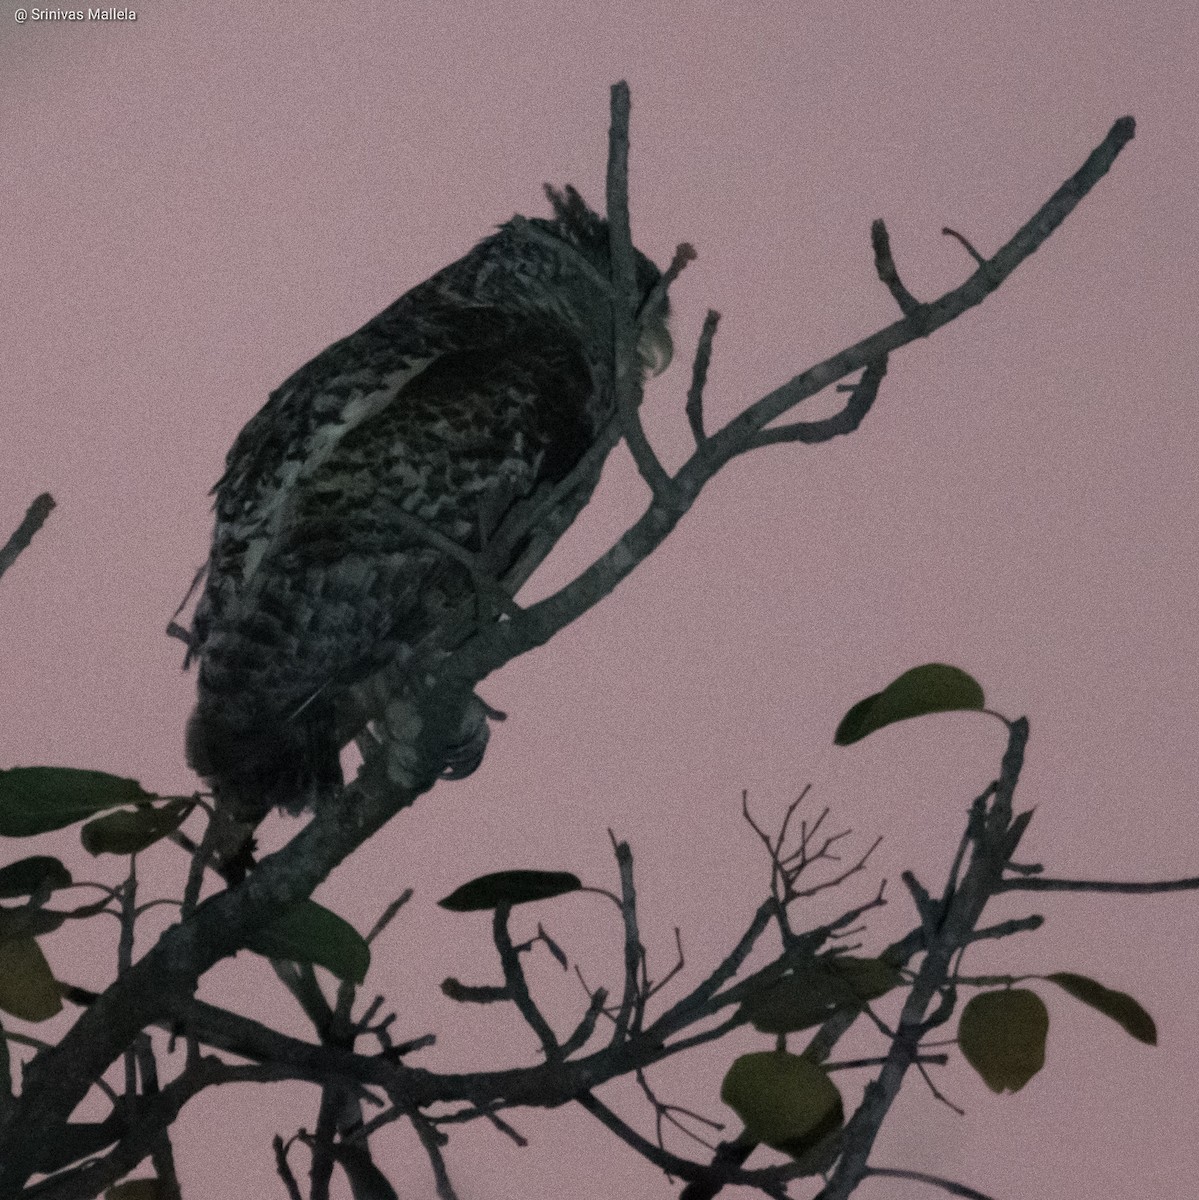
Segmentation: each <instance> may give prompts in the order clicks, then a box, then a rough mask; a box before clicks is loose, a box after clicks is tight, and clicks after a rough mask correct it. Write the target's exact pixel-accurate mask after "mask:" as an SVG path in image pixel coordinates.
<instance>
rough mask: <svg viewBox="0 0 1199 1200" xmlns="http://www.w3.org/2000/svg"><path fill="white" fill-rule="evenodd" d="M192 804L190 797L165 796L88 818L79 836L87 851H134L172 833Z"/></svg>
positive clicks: (131, 852) (189, 810)
mask: <svg viewBox="0 0 1199 1200" xmlns="http://www.w3.org/2000/svg"><path fill="white" fill-rule="evenodd" d="M192 807H193V805H192V802H191V801H190V800H168V801H167V803H166V804H159V805H153V804H147V805H143V806H142V807H140V808H135V809H133V810H132V811H130V810H128V809H122V810H121V811H120V812H114V813H109V814H108V816H106V817H97V818H96V819H95V820H94V821H89V822H88V823H87V824H86V825H85V826H84V827H83V828H82V829H81V830H80V831H79V840H80V841H81V842H83V848H84V849H85V850H86V851H87V852H88V853H89V854H136V853H137V852H138V851H139V850H144V849H146V847H147V846H152V845H154V843H155V842H157V841H160V840H161V839H162V838H164V837H166V836H167V834H168V833H174V832H175V830H176V829H178V828H179V826H180V825H182V824H183V821H184V818H186V817H187V815H188V813H190V812H191V810H192Z"/></svg>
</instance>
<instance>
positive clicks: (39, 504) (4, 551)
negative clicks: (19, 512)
mask: <svg viewBox="0 0 1199 1200" xmlns="http://www.w3.org/2000/svg"><path fill="white" fill-rule="evenodd" d="M53 508H54V497H53V496H51V495H50V493H49V492H43V493H42V494H41V495H40V496H38V497H37V498H36V499H35V500H34V501H33V503H32V504H30V506H29V507H28V508H27V509H26V510H25V516H24V517H23V518H22V520H21V523H20V525H18V526H17V527H16V529H15V530H13V534H12V537H10V538H9V539H8V541H7V542H5V543H4V546H3V547H2V548H0V575H3V574H4V572H5V571H7V570H8V568H9V567H11V566H12V565H13V563H15V562H16V561H17V555H19V554H20V553H21V551H22V550H24V549H25V548H26V547H27V546H28V545H29V543H30V542H31V541H32V540H33V535H34V534H35V533H37V531H38V530H39V529H41V527H42V526H43V525H44V524H45V523H46V518H47V517H48V516H49V515H50V510H51V509H53Z"/></svg>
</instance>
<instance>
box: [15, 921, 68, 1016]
mask: <svg viewBox="0 0 1199 1200" xmlns="http://www.w3.org/2000/svg"><path fill="white" fill-rule="evenodd" d="M0 1009H3V1010H4V1011H5V1012H7V1013H12V1015H13V1016H14V1017H20V1018H21V1020H23V1021H48V1020H49V1019H50V1018H51V1017H53V1016H57V1015H58V1014H59V1013H60V1012H61V1011H62V996H61V995H60V994H59V990H58V983H57V982H56V980H55V978H54V975H53V974H52V973H51V971H50V964H49V963H48V962H47V961H46V956H45V955H44V954H43V953H42V948H41V947H40V946H39V945H38V944H37V942H35V941H34V940H33V938H31V937H26V938H14V939H13V940H12V941H8V942H0Z"/></svg>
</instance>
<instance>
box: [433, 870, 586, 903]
mask: <svg viewBox="0 0 1199 1200" xmlns="http://www.w3.org/2000/svg"><path fill="white" fill-rule="evenodd" d="M582 886H583V884H582V882H581V881H580V880H579V877H578V876H577V875H572V874H571V873H570V872H569V871H495V872H493V873H492V874H490V875H480V876H479V877H478V878H477V879H472V880H471V881H470V882H469V883H464V884H463V885H462V886H461V887H460V888H455V889H454V891H452V892H451V893H450V894H449V895H448V896H446V898H445V899H444V900H438V902H437V903H438V904H440V905H441V907H442V908H448V909H449V910H450V912H480V911H482V910H484V909H488V908H499V907H500V905H501V904H526V903H528V902H529V901H530V900H548V899H550V898H551V897H553V896H563V895H565V894H566V893H567V892H577V891H578V890H579V889H580V888H581V887H582Z"/></svg>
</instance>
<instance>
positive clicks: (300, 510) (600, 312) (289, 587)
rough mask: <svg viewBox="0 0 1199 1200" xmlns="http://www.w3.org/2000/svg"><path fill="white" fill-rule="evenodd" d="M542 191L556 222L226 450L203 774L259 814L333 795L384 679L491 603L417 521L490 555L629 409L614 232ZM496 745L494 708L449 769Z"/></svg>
mask: <svg viewBox="0 0 1199 1200" xmlns="http://www.w3.org/2000/svg"><path fill="white" fill-rule="evenodd" d="M546 190H547V193H548V195H549V196H550V199H551V201H552V203H553V207H554V214H555V215H554V218H553V219H552V220H544V219H540V218H532V219H527V220H526V219H524V218H519V217H517V218H513V220H512V221H509V222H508V223H507V224H505V225H502V226H500V227H499V230H498V232H497V233H495V234H493V235H492V236H490V237H488V238H485V239H484V240H483V241H481V242H480V243H479V244H478V245H477V246H476V247H475V248H474V249H473V250H472V251H471V252H470V253H469V254H467V255H466V256H465V257H464V258H462V259H460V260H459V261H458V262H456V263H453V264H451V265H450V266H448V267H446V268H444V269H443V270H441V271H439V272H438V273H437V274H436V275H434V276H433V277H432V278H431V279H429V280H427V281H426V282H425V283H422V284H420V285H419V286H418V287H415V288H413V289H412V290H411V291H410V292H408V293H406V294H405V295H403V296H401V297H400V299H398V300H397V301H395V303H394V304H392V305H391V306H390V307H389V308H387V309H385V310H384V311H383V312H382V313H380V314H379V315H378V316H377V317H375V318H374V319H373V320H371V321H369V322H368V323H367V324H366V325H364V326H363V327H362V328H361V329H359V330H358V331H357V332H356V333H353V334H351V335H350V336H349V337H347V338H344V339H343V340H341V341H339V342H336V343H334V344H333V345H332V346H330V347H329V348H328V349H327V350H325V351H324V352H323V353H321V354H319V355H318V356H317V357H316V358H314V359H313V360H312V361H311V362H310V363H308V364H307V365H306V366H304V367H301V368H300V370H298V371H297V372H296V373H295V374H294V375H292V376H291V378H289V379H288V380H287V381H286V382H285V383H283V385H282V386H281V387H279V388H278V389H277V390H276V391H274V392H273V393H272V394H271V396H270V399H269V400H268V402H267V403H266V405H265V406H264V407H263V408H262V410H261V411H260V412H259V413H258V414H257V415H256V416H254V417H253V418H252V419H251V420H250V422H249V423H248V424H247V425H246V427H245V428H244V429H243V430H242V432H241V433H240V434H239V435H238V438H237V440H236V441H235V442H234V445H233V448H232V449H231V450H230V452H229V455H228V458H227V460H226V467H227V469H226V471H225V474H224V476H223V477H222V479H221V480H220V482H219V483H218V484H217V486H216V488H215V489H214V491H215V493H216V505H215V507H216V527H215V531H214V534H213V543H212V551H211V555H210V558H209V563H208V568H207V581H206V585H205V589H204V592H203V594H202V596H201V598H200V601H199V604H198V605H197V608H196V615H195V621H194V625H193V630H192V642H191V652H190V655H189V657H190V656H191V655H195V656H196V657H197V658H198V659H199V663H200V670H199V684H198V702H197V705H196V709H195V711H194V713H193V715H192V718H191V721H190V723H189V726H188V761H189V762H190V764H191V765H192V767H193V768H194V769H195V770H196V771H197V772H198V773H199V774H200V775H201V776H203V777H204V778H205V779H206V780H207V781H208V782H209V783H210V784H211V785H212V786H213V788H214V790H215V791H216V793H217V795H218V797H219V798H220V799H221V800H222V802H224V803H226V804H228V805H229V806H231V808H233V809H234V810H235V811H237V812H238V813H239V814H240V815H242V816H244V817H248V818H251V819H255V818H257V817H260V816H261V815H263V814H264V813H265V812H266V811H267V810H268V809H269V808H270V807H271V806H272V805H276V804H279V805H283V806H284V807H286V808H288V809H290V810H291V811H293V812H298V811H301V810H302V809H303V808H305V807H307V806H309V805H311V804H313V803H316V802H319V800H320V799H321V798H322V797H323V796H326V795H329V794H331V793H333V792H334V791H335V790H336V788H337V787H338V786H339V785H340V783H341V769H340V764H339V752H340V750H341V748H342V747H343V746H344V745H345V744H347V743H348V742H349V741H350V740H351V739H352V738H353V737H354V736H356V735H357V734H358V733H359V732H361V728H360V726H361V722H362V719H363V717H362V714H363V711H364V706H365V707H370V697H371V695H372V694H373V695H374V698H375V700H376V701H377V699H378V695H377V693H378V691H379V687H380V681H383V683H382V686H383V687H384V688H387V687H392V686H394V681H395V680H396V679H397V678H399V677H402V674H403V671H404V668H405V666H406V664H408V663H410V662H411V661H412V660H413V659H414V657H415V656H417V655H418V654H419V653H421V652H422V649H423V648H427V647H429V646H430V645H432V644H433V643H434V642H435V641H436V638H437V635H438V621H439V616H440V614H442V613H444V612H445V611H446V610H447V608H448V607H450V606H452V605H453V604H454V603H456V602H458V601H461V600H463V599H465V598H468V597H469V596H470V595H471V594H472V592H473V591H474V589H475V583H474V582H472V580H471V577H470V574H469V572H468V571H467V569H466V568H465V567H464V566H463V565H462V563H461V562H459V561H457V560H456V558H455V556H453V555H451V554H449V553H447V551H446V549H445V548H444V547H441V548H439V547H438V545H436V544H434V541H435V540H434V539H430V537H429V536H427V535H426V536H422V535H421V532H420V529H421V523H422V522H423V523H424V526H423V527H424V528H425V529H426V530H433V531H436V533H437V534H440V535H443V536H444V537H446V538H448V539H450V540H451V541H453V542H454V543H456V544H457V545H459V546H461V547H462V548H463V549H464V550H466V551H468V552H472V553H478V552H479V551H481V550H482V549H483V548H484V547H485V546H486V543H487V540H488V539H489V537H490V536H491V534H492V533H493V532H494V530H495V529H496V527H497V526H498V525H499V524H500V522H501V521H502V520H503V517H504V515H505V514H506V513H507V512H508V511H509V510H510V508H511V506H512V505H513V504H514V503H515V502H517V501H518V500H519V499H520V498H522V497H525V496H528V495H529V494H530V493H532V492H533V491H534V489H536V488H538V487H539V485H542V484H547V483H551V482H554V481H557V480H560V479H562V478H564V477H565V476H566V475H567V474H568V473H569V472H570V470H571V469H572V468H573V467H574V466H575V464H576V463H577V462H578V461H579V459H580V458H581V457H582V456H583V454H584V453H585V452H586V450H587V449H588V447H589V446H591V445H592V444H593V443H594V441H595V440H596V438H597V436H598V434H599V432H600V431H601V429H602V428H603V427H604V425H605V424H606V422H607V421H608V419H609V418H610V417H611V415H612V412H613V406H614V400H613V387H612V315H611V296H612V291H611V287H610V285H609V283H608V273H609V268H608V261H609V256H608V234H607V225H606V223H605V222H604V221H603V220H602V219H601V218H599V217H598V216H597V215H596V214H595V213H594V212H592V211H591V210H590V209H589V208H587V206H586V205H585V204H584V203H583V201H582V200H581V198H580V197H579V195H578V193H577V192H575V191H574V189H572V188H567V189H566V190H565V191H564V192H561V193H560V192H556V191H554V190H553V189H551V188H548V187H547V189H546ZM636 273H637V284H638V289H639V291H640V292H641V295H642V299H643V300H644V298H645V297H646V296H647V295H648V294H649V292H650V291H651V289H652V288H653V285H654V284H655V283H656V282H657V280H658V279H659V272H658V270H657V269H656V268H655V267H654V265H653V264H652V263H651V262H650V261H649V260H648V259H647V258H645V257H644V256H643V255H641V254H640V253H638V254H637V255H636ZM666 317H667V313H666V303H665V301H664V300H663V302H662V306H661V311H660V312H659V313H658V314H656V320H655V321H653V322H652V323H651V324H650V325H649V326H647V327H646V336H645V337H643V342H642V345H641V347H640V348H641V350H642V355H643V360H644V362H645V365H646V367H647V369H661V368H662V367H663V366H664V365H665V363H666V362H667V361H669V352H670V340H669V333H668V331H667V328H666ZM413 517H415V518H418V519H419V520H418V521H417V522H413V521H412V520H411V518H413ZM506 565H507V564H504V563H501V564H498V566H499V567H500V569H501V571H502V569H503V568H504V567H505V566H506ZM372 689H373V693H372ZM376 707H377V706H376ZM486 740H487V724H486V719H485V710H484V709H483V708H482V707H480V708H479V710H478V711H477V712H475V713H474V714H473V715H472V718H471V721H470V728H468V729H466V730H464V731H463V744H462V746H461V747H460V748H459V750H458V751H457V752H455V753H454V754H452V755H451V756H450V758H449V759H448V760H447V762H446V764H445V767H446V771H447V773H448V774H452V775H463V774H467V773H469V771H470V770H472V769H473V768H474V767H475V766H476V765H477V763H478V761H479V759H480V758H481V757H482V753H483V748H484V746H485V744H486Z"/></svg>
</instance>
